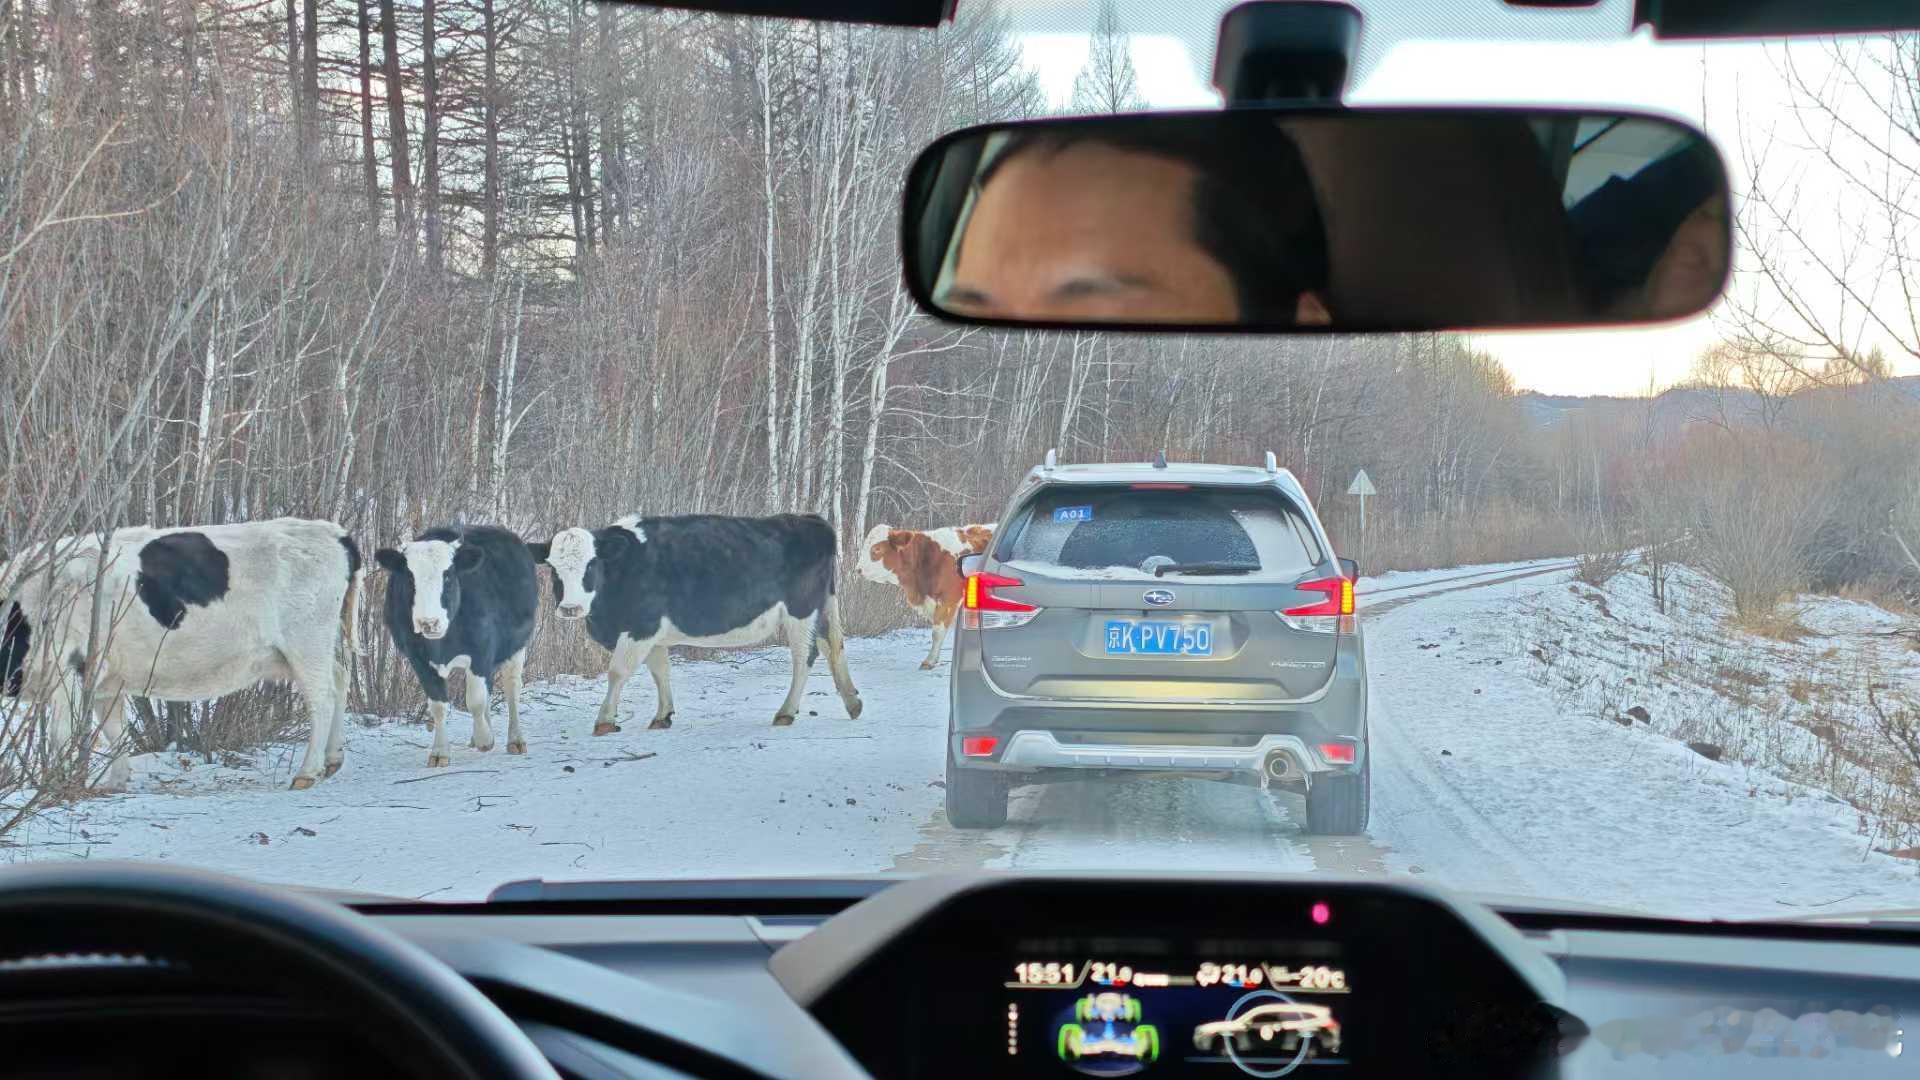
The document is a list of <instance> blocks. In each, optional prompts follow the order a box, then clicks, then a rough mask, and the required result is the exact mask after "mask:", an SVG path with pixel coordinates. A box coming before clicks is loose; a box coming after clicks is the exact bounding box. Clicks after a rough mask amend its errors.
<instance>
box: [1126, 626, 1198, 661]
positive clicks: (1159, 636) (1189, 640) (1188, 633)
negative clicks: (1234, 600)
mask: <svg viewBox="0 0 1920 1080" xmlns="http://www.w3.org/2000/svg"><path fill="white" fill-rule="evenodd" d="M1107 655H1108V656H1212V655H1213V627H1211V626H1208V625H1207V624H1206V623H1192V622H1145V621H1141V620H1135V619H1110V620H1108V622H1107Z"/></svg>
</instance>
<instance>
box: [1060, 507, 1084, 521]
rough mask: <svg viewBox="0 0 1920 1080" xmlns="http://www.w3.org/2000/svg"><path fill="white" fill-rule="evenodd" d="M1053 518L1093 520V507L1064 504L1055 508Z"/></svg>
mask: <svg viewBox="0 0 1920 1080" xmlns="http://www.w3.org/2000/svg"><path fill="white" fill-rule="evenodd" d="M1053 520H1055V521H1092V520H1093V507H1091V506H1062V507H1059V508H1057V509H1055V510H1054V512H1053Z"/></svg>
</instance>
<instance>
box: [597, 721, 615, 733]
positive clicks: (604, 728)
mask: <svg viewBox="0 0 1920 1080" xmlns="http://www.w3.org/2000/svg"><path fill="white" fill-rule="evenodd" d="M619 730H620V725H619V724H615V723H609V722H605V721H603V722H601V723H598V724H595V725H593V733H594V734H595V735H611V734H613V733H614V732H616V731H619Z"/></svg>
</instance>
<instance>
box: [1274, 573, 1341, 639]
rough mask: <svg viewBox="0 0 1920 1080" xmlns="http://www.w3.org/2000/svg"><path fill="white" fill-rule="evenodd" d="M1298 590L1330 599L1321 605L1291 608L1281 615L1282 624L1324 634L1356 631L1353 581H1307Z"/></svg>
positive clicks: (1332, 578)
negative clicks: (1322, 594)
mask: <svg viewBox="0 0 1920 1080" xmlns="http://www.w3.org/2000/svg"><path fill="white" fill-rule="evenodd" d="M1294 588H1296V589H1299V590H1300V591H1301V592H1317V593H1325V594H1327V598H1326V599H1325V600H1321V601H1319V602H1318V603H1313V604H1304V605H1302V606H1300V607H1291V608H1288V609H1286V610H1285V611H1282V612H1281V613H1280V619H1281V621H1283V622H1285V623H1286V624H1287V625H1288V626H1291V627H1293V628H1294V629H1295V630H1312V631H1314V632H1315V633H1320V634H1332V633H1336V632H1338V633H1352V632H1353V579H1352V578H1347V577H1330V578H1322V579H1320V580H1319V581H1303V582H1301V583H1300V584H1298V585H1295V586H1294Z"/></svg>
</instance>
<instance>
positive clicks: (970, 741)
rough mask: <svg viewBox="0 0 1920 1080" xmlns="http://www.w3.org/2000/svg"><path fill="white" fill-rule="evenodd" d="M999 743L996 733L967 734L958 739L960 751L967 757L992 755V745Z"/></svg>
mask: <svg viewBox="0 0 1920 1080" xmlns="http://www.w3.org/2000/svg"><path fill="white" fill-rule="evenodd" d="M999 745H1000V737H999V736H997V735H968V736H966V737H965V738H962V739H961V740H960V753H961V754H963V755H965V756H967V757H992V756H993V749H994V747H996V746H999Z"/></svg>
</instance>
